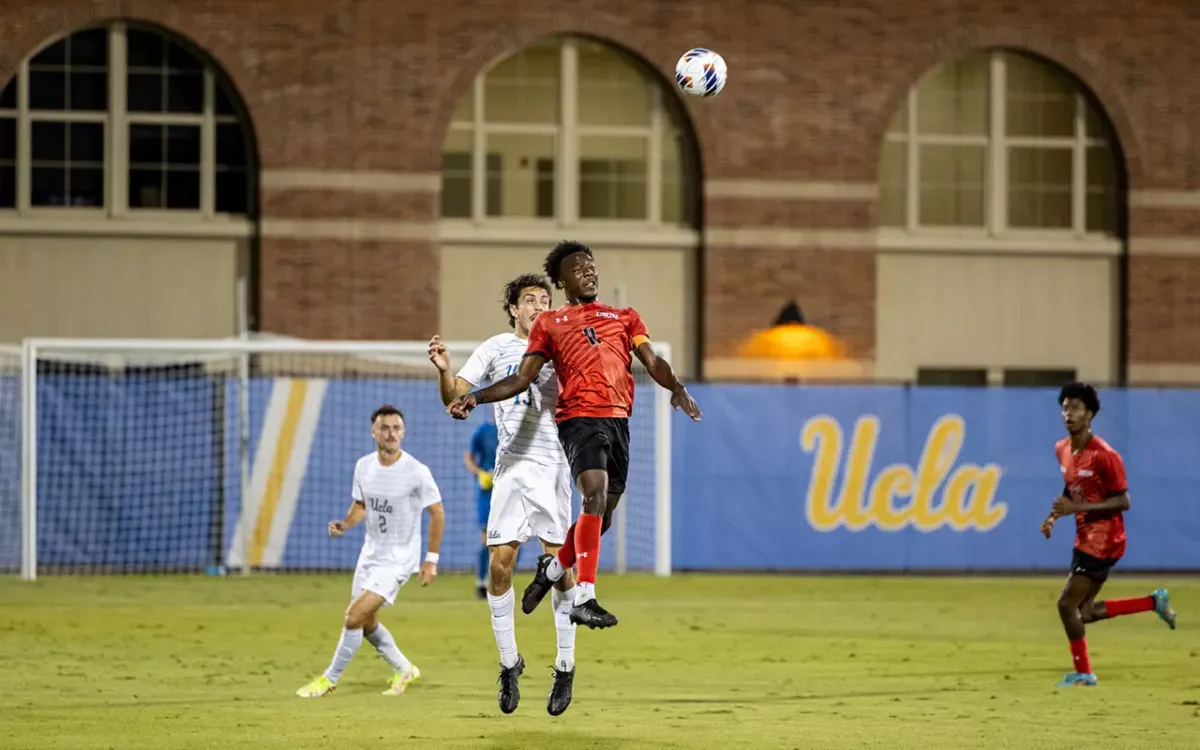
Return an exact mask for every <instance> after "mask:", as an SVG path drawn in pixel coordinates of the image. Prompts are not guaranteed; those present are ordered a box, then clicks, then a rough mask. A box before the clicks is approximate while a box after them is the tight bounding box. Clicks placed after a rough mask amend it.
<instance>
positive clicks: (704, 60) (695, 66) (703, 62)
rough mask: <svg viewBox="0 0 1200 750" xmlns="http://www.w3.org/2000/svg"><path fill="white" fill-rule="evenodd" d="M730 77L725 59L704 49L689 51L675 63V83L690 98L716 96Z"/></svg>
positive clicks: (697, 48) (698, 48)
mask: <svg viewBox="0 0 1200 750" xmlns="http://www.w3.org/2000/svg"><path fill="white" fill-rule="evenodd" d="M728 75H729V73H728V70H727V69H726V67H725V59H724V58H722V57H721V56H720V55H718V54H717V53H716V52H713V51H712V50H710V49H704V48H703V47H696V48H695V49H690V50H688V51H687V52H685V53H683V57H681V58H679V62H677V63H675V83H676V84H677V85H678V86H679V90H680V91H682V92H683V93H685V94H688V95H690V96H716V95H717V94H719V93H721V89H723V88H725V79H726V78H727V77H728Z"/></svg>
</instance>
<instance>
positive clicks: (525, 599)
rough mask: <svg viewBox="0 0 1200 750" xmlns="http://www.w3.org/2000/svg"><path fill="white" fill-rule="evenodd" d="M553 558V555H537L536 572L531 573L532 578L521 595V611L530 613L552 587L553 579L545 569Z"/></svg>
mask: <svg viewBox="0 0 1200 750" xmlns="http://www.w3.org/2000/svg"><path fill="white" fill-rule="evenodd" d="M553 559H554V555H548V554H547V555H542V556H540V557H538V562H537V572H536V573H534V574H533V580H532V581H530V582H529V585H528V586H526V587H525V593H524V594H522V595H521V611H522V612H524V613H525V614H527V615H528V614H532V613H533V610H535V609H537V606H538V605H539V604H541V603H542V599H545V598H546V594H547V593H549V592H550V589H552V588H554V581H551V580H550V577H549V576H547V575H546V569H547V568H549V567H550V561H551V560H553Z"/></svg>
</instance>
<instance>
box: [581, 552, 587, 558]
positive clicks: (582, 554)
mask: <svg viewBox="0 0 1200 750" xmlns="http://www.w3.org/2000/svg"><path fill="white" fill-rule="evenodd" d="M579 556H580V557H587V556H588V553H586V552H580V553H579Z"/></svg>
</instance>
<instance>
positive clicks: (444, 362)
mask: <svg viewBox="0 0 1200 750" xmlns="http://www.w3.org/2000/svg"><path fill="white" fill-rule="evenodd" d="M429 361H430V362H432V363H433V366H434V367H436V368H437V371H438V391H439V392H440V393H441V396H442V404H443V405H445V406H449V405H450V402H451V401H453V400H454V399H456V398H458V397H459V396H462V395H463V394H465V393H467V392H468V391H470V390H471V384H470V383H468V382H467V381H465V380H463V379H462V378H460V377H456V376H454V375H452V374H451V373H450V351H449V350H448V349H446V345H445V344H443V343H442V337H441V336H434V337H433V338H432V339H430V340H429Z"/></svg>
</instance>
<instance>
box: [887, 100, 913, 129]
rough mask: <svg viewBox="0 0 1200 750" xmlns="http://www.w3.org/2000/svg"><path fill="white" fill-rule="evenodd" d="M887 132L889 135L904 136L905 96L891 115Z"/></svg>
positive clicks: (906, 111)
mask: <svg viewBox="0 0 1200 750" xmlns="http://www.w3.org/2000/svg"><path fill="white" fill-rule="evenodd" d="M887 132H888V134H889V135H904V134H905V133H907V132H908V96H907V95H905V97H904V101H903V102H901V103H900V108H899V109H897V110H896V114H894V115H892V121H891V122H890V123H888V129H887Z"/></svg>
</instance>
